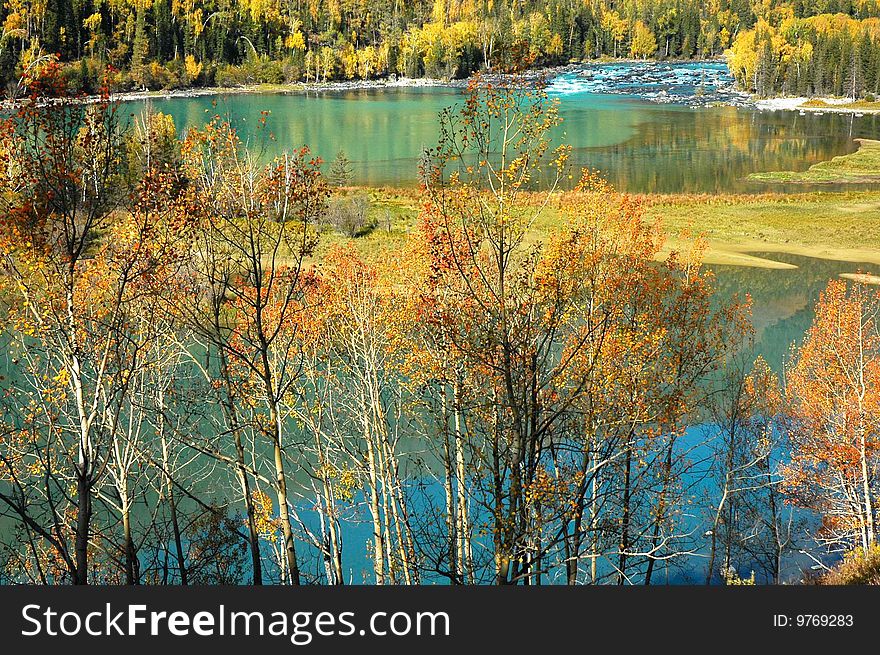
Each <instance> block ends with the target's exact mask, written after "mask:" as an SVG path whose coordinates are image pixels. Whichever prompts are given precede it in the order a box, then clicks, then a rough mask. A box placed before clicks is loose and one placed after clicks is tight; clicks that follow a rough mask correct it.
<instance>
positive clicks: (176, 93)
mask: <svg viewBox="0 0 880 655" xmlns="http://www.w3.org/2000/svg"><path fill="white" fill-rule="evenodd" d="M720 62H723V59H720V60H719V59H684V60H679V59H670V60H662V61H660V60H656V61H647V62H646V61H645V60H640V59H627V58H618V59H597V60H590V61H583V62H577V63H568V64H561V65H556V66H547V67H539V68H532V69H529V70H526V71H524V73H523V76H524V77H525V79H527V80H537V79H540V78H542V77H543V78H547V79H548V81H549V80H550V79H551V78H554V77H556V76H560V75H564V74H565V73H570V72H573V71H577V70H580V69H585V68H591V67H599V66H615V65H626V64H634V65H635V64H638V65H644V64H646V63H648V64H654V65H658V66H662V65H666V66H668V65H682V64H700V63H704V64H707V63H720ZM471 77H472V76H469V77H466V78H460V79H439V78H431V77H397V76H389V77H385V78H377V79H368V80H363V79H352V80H330V81H324V82H290V83H281V84H265V83H255V84H245V85H241V86H211V87H188V88H180V89H166V90H156V91H150V90H140V91H120V92H113V93H111V94H110V96H109V100H110V101H111V102H145V101H149V100H171V99H176V98H203V97H214V96H224V95H261V94H266V95H276V94H277V95H293V94H308V93H333V92H344V91H358V90H381V89H396V88H397V89H400V88H404V89H417V88H431V87H433V88H463V87H465V86H467V84H468V82H469V80H470V79H471ZM487 77H488V79H490V80H494V79H497V77H498V74H492V73H487ZM722 91H724V92H725V93H734V95H735V96H736V97H733V96H731V95H728V96H726V97H725V96H724V94H721V96H722V97H718V98H712V97H709V98H707V99H706V100H703V101H701V102H699V103H695V104H691V103H687V102H682V103H680V104H682V105H684V106H693V107H708V106H723V107H735V108H743V109H753V110H757V111H797V112H799V113H801V114H805V113H806V112H812V113H815V114H823V113H838V114H852V115H856V116H858V115H864V114H880V101H878V102H876V103H867V104H869V105H874V106H864V105H865V104H866V103H864V101H856V103H857V106H848V105H852V104H853V102H854V101H853V100H852V99H850V98H833V97H823V96H813V97H808V96H775V97H770V98H756V97H754V96H749V95H748V94H747V93H746V92H744V91H740V90H738V89H734V90H732V89H722ZM599 93H600V94H601V93H602V92H599ZM604 93H605V94H607V95H620V93H619V92H615V91H607V92H604ZM77 100H78V101H79V102H82V103H85V104H92V103H96V102H100V101H101V97H100V96H97V95H90V96H82V97H80V98H77ZM645 100H646V101H647V102H651V103H659V104H668V103H670V102H672V103H673V104H679V103H676V102H675V100H674V99H673V100H669V99H667V98H666V95H665V94H664V93H663V92H661V93H660V94H659V95H658V97H656V98H645ZM19 102H20V100H3V101H0V108H4V109H9V108H12V107H15V106H16V105H17V104H18V103H19ZM805 103H806V104H805ZM809 103H815V104H812V105H811V104H809ZM858 103H862V104H861V105H859V104H858Z"/></svg>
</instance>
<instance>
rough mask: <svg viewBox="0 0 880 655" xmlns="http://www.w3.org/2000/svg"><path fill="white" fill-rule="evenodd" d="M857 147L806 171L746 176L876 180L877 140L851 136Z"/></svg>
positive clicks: (879, 171) (879, 163)
mask: <svg viewBox="0 0 880 655" xmlns="http://www.w3.org/2000/svg"><path fill="white" fill-rule="evenodd" d="M855 141H856V143H858V144H859V149H858V150H856V151H855V152H853V153H850V154H848V155H840V156H839V157H835V158H834V159H832V160H830V161H823V162H819V163H818V164H813V165H812V166H810V168H808V169H807V170H806V171H803V172H795V171H772V172H768V173H752V174H751V175H749V179H750V180H755V181H757V182H768V183H789V184H791V183H805V184H823V183H834V184H847V183H850V184H858V183H870V182H880V141H872V140H870V139H855Z"/></svg>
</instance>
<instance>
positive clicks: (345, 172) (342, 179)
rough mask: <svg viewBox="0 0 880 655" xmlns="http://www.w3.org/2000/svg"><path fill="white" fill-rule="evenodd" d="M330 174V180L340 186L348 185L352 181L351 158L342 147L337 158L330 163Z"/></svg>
mask: <svg viewBox="0 0 880 655" xmlns="http://www.w3.org/2000/svg"><path fill="white" fill-rule="evenodd" d="M329 176H330V181H331V182H333V184H334V185H336V186H339V187H343V186H348V184H349V183H350V182H351V176H352V168H351V160H350V159H349V158H348V157H347V156H346V154H345V150H342V149H341V148H340V149H339V152H337V153H336V159H334V160H333V163H332V164H331V165H330V171H329Z"/></svg>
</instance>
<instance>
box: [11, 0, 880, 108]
mask: <svg viewBox="0 0 880 655" xmlns="http://www.w3.org/2000/svg"><path fill="white" fill-rule="evenodd" d="M820 14H821V15H823V16H822V17H821V18H819V19H816V20H815V21H809V20H806V21H804V20H802V19H805V18H807V17H811V16H817V15H820ZM830 14H841V15H842V16H843V17H844V18H833V19H832V18H829V15H830ZM877 16H880V6H878V3H877V1H876V0H825V1H822V2H806V1H797V2H775V1H770V0H766V1H764V2H757V1H755V0H710V1H709V2H702V1H698V0H618V1H612V0H587V1H586V2H572V1H571V0H550V1H549V2H534V1H532V0H527V1H525V2H510V1H509V0H499V1H495V0H463V1H460V2H459V1H456V0H433V2H428V1H426V0H417V1H416V2H406V3H403V2H398V1H397V0H394V1H392V0H385V1H376V0H369V1H367V0H358V1H355V0H325V1H321V0H309V1H308V2H305V3H303V2H296V3H293V2H287V1H286V0H248V1H246V2H230V1H229V0H209V1H208V2H199V3H196V2H192V1H180V0H137V1H134V0H111V1H109V2H104V1H101V2H96V1H94V0H71V1H60V2H32V1H30V0H5V1H4V2H3V4H2V5H0V23H2V26H3V29H2V35H0V78H2V81H3V82H4V83H5V85H6V86H7V89H8V90H9V91H14V90H15V88H16V87H17V86H18V82H19V80H20V79H21V76H22V74H23V73H25V72H26V71H27V69H28V68H29V67H30V66H32V65H35V63H36V62H40V61H42V60H43V58H45V57H50V56H58V57H60V60H61V61H62V62H65V63H66V64H67V68H66V71H65V74H66V75H67V77H68V79H69V81H70V82H71V86H72V87H73V88H75V89H82V90H84V91H86V92H91V93H94V92H97V90H98V87H99V81H100V76H101V73H102V71H103V70H104V68H105V67H106V66H107V65H108V64H109V65H112V66H114V67H115V68H116V69H118V71H119V72H118V74H117V75H116V76H115V79H114V85H115V87H117V88H121V89H130V88H144V87H146V88H152V89H158V88H173V87H181V86H193V85H221V86H222V85H236V84H242V83H257V82H268V83H281V82H291V81H299V80H309V81H325V80H334V79H352V78H363V79H368V78H374V77H383V76H387V75H389V74H398V75H404V76H409V77H419V76H430V77H446V78H451V77H464V76H467V75H468V74H470V73H471V72H473V71H475V70H478V69H481V68H491V67H497V66H498V65H499V64H503V63H504V61H505V59H507V58H508V57H511V56H514V55H512V54H511V53H516V55H515V56H516V57H521V56H522V54H523V53H528V55H529V56H530V57H531V58H532V59H533V60H534V61H535V62H536V63H537V64H558V63H567V62H569V61H572V60H584V59H592V58H596V57H601V56H612V57H633V58H640V59H642V58H651V57H656V58H663V59H668V58H684V59H690V58H711V57H718V56H721V55H722V54H723V53H724V52H725V51H726V50H727V49H728V48H730V47H731V45H733V44H734V43H735V42H736V44H737V52H738V55H737V57H738V63H737V68H738V69H739V71H740V72H739V74H738V78H739V80H740V82H741V83H743V84H744V85H745V86H747V87H749V88H755V89H756V90H758V91H759V92H761V93H766V94H769V93H772V92H776V91H780V90H799V91H805V92H807V91H813V90H815V91H817V92H822V93H826V92H829V93H830V92H841V91H842V90H845V91H849V90H851V89H852V88H855V89H856V91H857V92H858V91H860V90H871V89H873V88H874V86H875V85H876V73H875V72H874V70H875V68H876V66H875V60H876V51H877V49H876V47H875V45H874V44H875V42H876V39H875V38H874V32H875V31H876V28H875V27H874V22H872V21H870V20H868V21H866V22H859V21H864V20H865V19H872V18H875V17H877ZM845 17H852V19H853V20H852V21H849V23H850V24H849V26H847V27H846V29H845V30H844V34H843V35H841V34H838V33H837V31H838V30H839V29H840V27H841V25H842V23H841V21H842V20H844V19H845ZM749 50H753V51H754V52H753V53H746V51H749ZM853 53H855V54H853ZM753 60H754V61H753ZM853 61H856V63H855V64H853ZM851 64H852V66H856V67H859V66H860V67H862V68H863V69H870V71H868V70H865V71H862V72H856V73H854V74H853V75H854V77H853V80H855V81H853V80H851V79H850V77H848V75H849V73H847V72H846V71H847V70H851V69H852V66H851ZM847 67H849V68H847Z"/></svg>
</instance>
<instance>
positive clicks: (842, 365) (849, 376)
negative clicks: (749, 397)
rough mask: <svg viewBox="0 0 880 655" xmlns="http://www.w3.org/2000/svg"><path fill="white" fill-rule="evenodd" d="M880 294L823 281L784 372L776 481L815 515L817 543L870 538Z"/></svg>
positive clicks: (867, 543) (879, 417)
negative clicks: (783, 438) (784, 438)
mask: <svg viewBox="0 0 880 655" xmlns="http://www.w3.org/2000/svg"><path fill="white" fill-rule="evenodd" d="M878 311H880V295H878V294H877V292H876V291H875V290H874V289H872V288H870V287H867V286H865V285H863V284H858V283H856V284H850V283H848V282H846V281H843V280H834V281H831V282H830V283H829V284H828V286H827V288H826V289H825V290H824V291H823V292H822V294H821V296H820V298H819V301H818V303H817V304H816V312H815V318H814V319H813V324H812V325H811V327H810V329H809V330H808V331H807V335H806V338H805V340H804V342H803V344H802V345H801V346H800V347H799V348H797V349H796V350H795V351H794V352H793V356H792V363H791V365H790V366H789V368H788V370H787V372H786V395H787V398H788V400H789V403H790V413H791V425H790V426H789V428H788V436H789V440H790V443H791V462H790V463H789V464H788V465H787V466H785V467H784V469H783V476H784V478H785V479H784V485H785V488H786V489H787V491H788V492H789V493H790V494H791V496H792V498H793V500H794V501H795V502H797V503H798V504H800V505H801V506H804V507H808V508H810V509H813V510H815V511H816V512H818V513H819V514H820V516H821V517H822V525H821V528H820V530H819V533H818V539H819V541H820V543H823V544H826V545H827V546H829V547H830V548H836V549H841V548H843V549H851V548H854V547H860V548H862V550H863V552H868V551H869V550H870V549H871V547H872V546H873V545H874V543H875V542H876V539H877V537H876V534H877V533H876V518H877V516H876V513H877V508H876V495H877V467H878V441H877V439H878V429H880V404H878V401H880V396H878V393H877V391H878V389H880V386H878V385H880V377H878V376H880V330H878Z"/></svg>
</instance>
